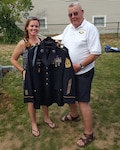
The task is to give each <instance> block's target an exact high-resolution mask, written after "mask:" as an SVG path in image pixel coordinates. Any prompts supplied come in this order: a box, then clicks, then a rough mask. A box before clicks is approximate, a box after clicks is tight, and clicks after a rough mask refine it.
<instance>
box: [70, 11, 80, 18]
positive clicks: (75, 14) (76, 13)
mask: <svg viewBox="0 0 120 150" xmlns="http://www.w3.org/2000/svg"><path fill="white" fill-rule="evenodd" d="M73 15H74V16H78V12H73V13H70V14H68V16H69V17H70V18H71V17H72V16H73Z"/></svg>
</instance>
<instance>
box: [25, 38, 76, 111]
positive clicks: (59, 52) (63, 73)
mask: <svg viewBox="0 0 120 150" xmlns="http://www.w3.org/2000/svg"><path fill="white" fill-rule="evenodd" d="M24 101H25V102H33V103H34V107H35V109H40V105H46V106H50V105H52V104H53V103H57V104H58V106H63V105H64V103H75V79H74V70H73V67H72V63H71V60H70V57H69V54H68V49H67V48H66V47H61V45H59V44H58V43H56V42H55V41H54V40H53V39H51V38H50V37H47V38H46V39H44V40H43V41H42V42H41V43H40V45H37V46H34V47H32V48H31V49H30V50H29V52H28V63H27V68H26V75H25V82H24Z"/></svg>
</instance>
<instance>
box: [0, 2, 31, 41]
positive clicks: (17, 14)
mask: <svg viewBox="0 0 120 150" xmlns="http://www.w3.org/2000/svg"><path fill="white" fill-rule="evenodd" d="M33 7H34V6H33V5H32V2H31V0H0V27H1V30H2V32H3V41H4V42H5V43H15V42H17V41H18V40H19V38H20V37H21V36H23V31H22V30H21V29H20V28H19V27H18V26H17V25H16V23H22V18H26V17H27V16H28V15H29V13H28V12H29V11H31V10H32V9H33Z"/></svg>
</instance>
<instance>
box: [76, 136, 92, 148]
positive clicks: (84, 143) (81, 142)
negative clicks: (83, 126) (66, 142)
mask: <svg viewBox="0 0 120 150" xmlns="http://www.w3.org/2000/svg"><path fill="white" fill-rule="evenodd" d="M94 139H95V137H94V136H93V133H92V134H85V133H84V135H83V137H81V138H80V139H79V140H78V141H77V146H79V147H85V146H88V145H89V144H90V143H91V142H92V141H93V140H94Z"/></svg>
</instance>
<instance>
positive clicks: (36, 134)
mask: <svg viewBox="0 0 120 150" xmlns="http://www.w3.org/2000/svg"><path fill="white" fill-rule="evenodd" d="M31 132H32V135H33V136H35V137H38V136H40V131H39V130H37V131H36V130H32V131H31Z"/></svg>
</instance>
